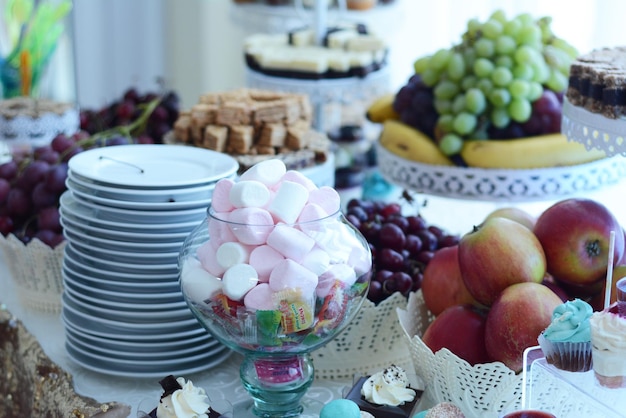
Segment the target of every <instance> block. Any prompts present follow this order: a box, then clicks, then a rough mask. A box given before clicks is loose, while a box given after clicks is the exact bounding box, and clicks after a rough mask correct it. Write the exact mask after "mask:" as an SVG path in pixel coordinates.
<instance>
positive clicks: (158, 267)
mask: <svg viewBox="0 0 626 418" xmlns="http://www.w3.org/2000/svg"><path fill="white" fill-rule="evenodd" d="M64 251H65V257H70V258H71V259H72V260H73V261H75V262H77V263H79V264H80V265H82V266H89V267H93V268H96V269H101V270H103V271H110V272H111V273H113V274H115V273H116V272H124V273H137V274H146V275H149V274H152V273H155V274H168V275H176V274H178V265H177V264H176V262H175V260H172V261H173V262H172V263H170V264H143V263H134V264H133V263H121V262H117V261H112V260H102V259H100V258H97V257H93V256H90V255H88V254H84V253H81V252H80V251H79V250H77V249H76V248H73V247H72V243H71V242H68V243H67V245H66V246H65V249H64Z"/></svg>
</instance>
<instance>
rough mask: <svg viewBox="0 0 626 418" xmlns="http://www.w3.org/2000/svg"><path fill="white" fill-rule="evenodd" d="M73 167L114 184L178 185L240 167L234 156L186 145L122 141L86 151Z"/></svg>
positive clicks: (223, 174)
mask: <svg viewBox="0 0 626 418" xmlns="http://www.w3.org/2000/svg"><path fill="white" fill-rule="evenodd" d="M68 166H69V168H70V170H72V171H73V172H75V173H77V174H79V175H80V176H82V177H87V178H90V179H93V180H96V181H100V182H103V183H107V184H112V185H118V184H119V185H124V186H132V187H137V188H143V187H178V186H193V185H197V184H203V183H208V182H211V181H217V180H219V179H220V178H222V177H227V176H230V175H232V174H233V173H235V172H236V171H237V170H238V169H239V164H238V163H237V161H236V160H235V159H234V158H232V157H231V156H229V155H227V154H224V153H221V152H216V151H211V150H208V149H203V148H198V147H190V146H184V145H164V144H154V145H151V144H143V145H119V146H110V147H103V148H95V149H91V150H87V151H83V152H81V153H79V154H77V155H75V156H74V157H72V158H70V160H69V162H68Z"/></svg>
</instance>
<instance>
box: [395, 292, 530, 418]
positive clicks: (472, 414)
mask: <svg viewBox="0 0 626 418" xmlns="http://www.w3.org/2000/svg"><path fill="white" fill-rule="evenodd" d="M396 312H397V316H398V319H399V322H400V325H401V327H402V329H403V330H404V332H405V336H406V337H408V339H409V341H410V352H411V358H412V360H413V364H414V365H415V372H416V373H417V375H418V376H419V377H420V378H421V379H423V380H424V382H426V394H425V395H426V396H427V397H428V398H429V399H431V400H433V401H434V402H435V403H439V402H453V403H454V404H456V405H457V406H458V407H459V408H461V410H462V411H463V413H464V414H465V416H466V417H468V418H497V417H499V416H500V415H501V413H502V412H509V411H514V410H517V409H519V408H520V406H521V400H522V386H523V383H524V381H523V377H522V376H521V375H517V374H515V372H513V371H512V370H511V369H509V368H508V367H506V366H505V365H504V364H502V363H485V364H477V365H475V366H471V365H470V364H469V363H467V362H466V361H465V360H462V359H460V358H459V357H457V356H456V355H454V354H453V353H452V352H450V351H449V350H448V349H445V348H444V349H442V350H439V351H438V352H437V353H435V354H433V352H432V351H431V350H430V348H428V347H427V346H426V344H424V342H423V341H422V340H421V338H420V336H421V335H423V333H424V331H425V330H426V328H427V327H428V325H429V324H430V322H432V320H433V319H434V317H433V315H432V313H430V312H429V311H428V308H426V304H425V303H424V298H423V296H422V292H421V291H418V292H417V293H413V294H411V295H410V296H409V301H408V304H407V307H406V309H400V308H398V309H397V311H396Z"/></svg>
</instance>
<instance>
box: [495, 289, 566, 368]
mask: <svg viewBox="0 0 626 418" xmlns="http://www.w3.org/2000/svg"><path fill="white" fill-rule="evenodd" d="M561 303H563V302H562V300H561V298H559V297H558V296H557V295H556V294H555V293H554V292H553V291H552V290H550V289H549V288H548V287H546V286H544V285H542V284H540V283H532V282H527V283H517V284H514V285H511V286H509V287H507V288H506V289H505V290H504V291H503V292H502V293H501V294H500V295H499V296H498V298H497V299H496V300H495V301H494V303H493V305H492V306H491V309H490V310H489V313H488V314H487V321H486V323H485V346H486V348H487V353H488V354H489V357H491V358H492V359H493V360H494V361H500V362H502V363H504V364H505V365H506V366H507V367H508V368H510V369H511V370H513V371H515V372H518V371H520V370H521V369H522V362H523V354H524V350H525V349H526V348H528V347H532V346H535V345H537V344H538V343H537V337H539V334H540V333H541V332H542V331H543V330H544V329H545V328H546V327H547V326H548V325H550V321H551V320H552V312H553V311H554V308H556V307H557V306H559V305H560V304H561Z"/></svg>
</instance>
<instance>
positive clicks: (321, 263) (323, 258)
mask: <svg viewBox="0 0 626 418" xmlns="http://www.w3.org/2000/svg"><path fill="white" fill-rule="evenodd" d="M300 264H302V266H303V267H306V268H307V269H309V270H311V271H312V272H313V273H315V274H317V275H318V276H319V275H321V274H322V273H324V272H325V271H326V270H328V267H330V256H329V255H328V253H327V252H326V251H324V250H322V249H321V248H319V247H315V248H313V249H312V250H311V251H309V253H308V254H307V255H305V256H304V258H303V259H302V260H300Z"/></svg>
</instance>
